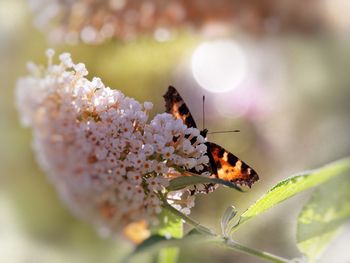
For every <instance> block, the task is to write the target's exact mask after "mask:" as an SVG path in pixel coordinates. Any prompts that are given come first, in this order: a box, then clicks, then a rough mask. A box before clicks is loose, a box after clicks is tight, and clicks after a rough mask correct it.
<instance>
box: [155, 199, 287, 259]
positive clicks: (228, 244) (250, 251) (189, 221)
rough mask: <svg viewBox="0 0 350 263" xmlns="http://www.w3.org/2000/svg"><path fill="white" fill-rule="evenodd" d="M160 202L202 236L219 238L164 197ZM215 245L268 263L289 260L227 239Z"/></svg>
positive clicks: (220, 240) (218, 241) (219, 240)
mask: <svg viewBox="0 0 350 263" xmlns="http://www.w3.org/2000/svg"><path fill="white" fill-rule="evenodd" d="M161 199H162V201H163V207H164V208H165V209H167V210H169V211H170V212H171V213H173V214H174V215H176V216H178V217H180V218H181V219H183V220H184V221H185V222H186V223H187V224H189V225H191V226H193V227H194V228H195V229H196V230H198V231H199V232H201V233H202V234H206V235H210V236H213V237H218V238H219V236H218V235H217V234H215V232H214V231H213V230H211V229H209V228H207V227H205V226H203V225H201V224H200V223H198V222H197V221H195V220H193V219H192V218H190V217H188V216H186V215H185V214H183V213H181V212H180V211H178V210H177V209H175V208H174V207H173V206H171V205H170V204H169V203H168V202H167V201H166V198H165V197H163V196H162V197H161ZM214 241H215V242H216V243H220V244H225V246H226V247H228V248H232V249H235V250H238V251H240V252H243V253H245V254H248V255H251V256H255V257H258V258H260V259H263V260H267V261H270V262H276V263H287V262H290V261H289V260H287V259H285V258H281V257H279V256H276V255H273V254H270V253H268V252H264V251H260V250H256V249H253V248H249V247H246V246H244V245H241V244H239V243H237V242H235V241H233V240H231V239H228V238H223V239H222V238H219V239H218V240H214Z"/></svg>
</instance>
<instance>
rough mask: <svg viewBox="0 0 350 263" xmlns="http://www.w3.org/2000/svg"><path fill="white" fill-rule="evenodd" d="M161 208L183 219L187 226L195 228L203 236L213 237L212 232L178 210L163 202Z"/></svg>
mask: <svg viewBox="0 0 350 263" xmlns="http://www.w3.org/2000/svg"><path fill="white" fill-rule="evenodd" d="M163 206H164V208H165V209H167V210H169V211H170V212H171V213H173V214H174V215H176V216H178V217H180V218H181V219H183V220H184V221H185V222H186V223H187V224H189V225H191V226H193V227H194V228H196V230H198V231H199V232H201V233H203V234H207V235H211V236H214V235H215V233H214V231H213V230H211V229H209V228H207V227H205V226H203V225H201V224H200V223H198V222H197V221H195V220H193V219H192V218H190V217H188V216H186V215H185V214H183V213H181V212H180V211H179V210H177V209H175V208H174V207H173V206H171V205H170V204H168V203H167V202H166V201H165V200H163Z"/></svg>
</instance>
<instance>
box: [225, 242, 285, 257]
mask: <svg viewBox="0 0 350 263" xmlns="http://www.w3.org/2000/svg"><path fill="white" fill-rule="evenodd" d="M225 246H226V247H229V248H232V249H235V250H238V251H240V252H243V253H245V254H248V255H251V256H255V257H258V258H261V259H263V260H267V261H270V262H276V263H287V262H290V260H288V259H285V258H282V257H279V256H276V255H274V254H271V253H268V252H264V251H260V250H256V249H253V248H250V247H246V246H244V245H241V244H239V243H237V242H235V241H233V240H231V239H225Z"/></svg>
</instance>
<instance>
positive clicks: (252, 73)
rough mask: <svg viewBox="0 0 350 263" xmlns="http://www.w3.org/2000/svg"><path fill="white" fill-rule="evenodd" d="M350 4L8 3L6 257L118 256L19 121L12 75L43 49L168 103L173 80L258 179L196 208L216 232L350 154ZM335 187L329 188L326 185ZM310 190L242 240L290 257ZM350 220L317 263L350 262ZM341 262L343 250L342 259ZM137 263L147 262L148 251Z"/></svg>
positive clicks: (193, 258)
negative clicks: (228, 217)
mask: <svg viewBox="0 0 350 263" xmlns="http://www.w3.org/2000/svg"><path fill="white" fill-rule="evenodd" d="M349 13H350V2H349V1H347V0H312V1H304V2H299V1H292V0H282V1H281V0H267V1H253V0H252V1H238V0H220V1H209V0H201V1H186V0H173V1H167V2H166V3H164V1H160V0H158V1H157V0H154V1H152V0H148V1H136V0H110V1H107V0H104V1H97V0H95V1H91V0H90V1H88V0H80V1H78V0H76V1H68V0H65V1H58V0H50V1H45V0H28V1H26V0H1V1H0V58H1V59H0V68H1V71H0V84H1V86H0V262H96V261H100V262H118V261H120V260H121V259H122V257H123V256H125V255H126V254H127V253H128V252H130V251H131V249H132V246H131V245H130V244H129V243H127V242H126V241H124V240H121V239H120V240H119V239H114V240H110V239H109V240H106V239H101V238H100V237H99V236H98V235H97V233H96V232H95V230H94V229H93V228H92V227H91V226H89V225H87V224H85V223H84V222H81V221H79V220H77V219H76V218H74V217H73V216H72V215H71V214H70V213H69V212H68V210H67V209H66V208H65V207H63V206H62V204H61V202H60V200H58V197H57V196H56V194H55V191H54V189H53V187H52V185H50V183H49V182H48V180H47V179H46V176H45V174H43V173H42V172H41V171H40V169H39V167H38V166H37V164H36V162H35V156H34V155H33V152H32V149H31V134H30V131H29V130H26V129H24V128H22V127H21V126H20V123H19V120H18V115H17V112H16V108H15V103H14V88H15V85H16V79H17V78H18V77H20V76H23V75H25V74H26V67H25V65H26V62H28V61H30V60H32V61H34V62H38V63H45V61H46V57H45V55H44V52H45V50H46V49H47V48H48V47H53V48H55V49H56V52H57V53H60V52H63V51H67V52H70V53H72V57H73V60H74V61H75V62H83V63H85V64H86V66H87V68H88V70H89V77H90V78H92V77H93V76H98V77H100V78H101V79H102V80H103V82H104V83H105V84H106V85H108V86H110V87H112V88H116V89H119V90H121V91H122V92H124V93H125V94H126V95H127V96H130V97H134V98H135V99H137V100H138V101H152V102H153V103H154V105H155V107H154V110H153V112H152V114H153V115H154V114H156V113H161V112H164V101H163V98H162V95H163V94H164V93H165V91H166V89H167V87H168V85H173V86H175V87H176V88H177V89H178V91H179V92H180V94H181V95H182V97H183V98H184V99H185V101H186V103H187V105H188V106H189V108H190V110H191V112H192V114H193V116H194V118H195V120H196V122H197V125H198V126H199V127H202V110H201V108H202V95H205V96H206V98H207V99H206V104H205V110H206V120H205V126H206V128H208V129H209V131H222V130H232V129H239V130H240V131H241V132H240V133H231V134H230V133H229V134H227V133H226V134H213V135H210V136H209V140H210V141H213V142H216V143H218V144H220V145H222V146H224V147H225V148H226V149H228V150H230V151H231V152H232V153H234V154H236V155H238V156H239V157H241V158H242V159H243V160H245V161H246V162H247V163H248V164H250V165H251V166H252V167H254V169H255V170H256V171H257V172H258V173H259V175H260V181H259V182H257V183H256V184H255V185H254V186H253V187H252V189H251V190H250V191H249V192H247V193H243V194H242V193H236V192H235V191H232V190H229V189H226V188H221V189H219V190H218V191H216V192H215V193H213V194H210V195H205V196H204V195H203V196H199V197H198V198H197V202H196V207H195V209H194V210H193V212H192V216H193V217H194V218H197V219H199V220H200V221H201V222H202V223H203V224H205V225H208V226H211V227H213V228H216V229H219V218H220V217H219V215H221V214H222V213H223V212H224V210H225V208H226V207H227V206H230V205H234V206H235V207H236V208H237V209H238V210H239V211H240V212H242V211H244V210H245V209H247V207H248V206H249V205H250V204H252V203H253V202H254V201H255V200H256V199H257V198H258V197H260V196H261V195H262V194H263V193H265V192H266V191H267V190H268V189H269V188H270V187H271V186H273V185H274V184H275V183H277V182H278V181H280V180H282V179H284V178H286V177H288V176H290V175H291V174H293V173H295V172H299V171H302V170H306V169H312V168H317V167H319V166H321V165H323V164H326V163H328V162H331V161H333V160H336V159H339V158H342V157H345V156H348V155H349V154H350V136H349V131H350V116H349V114H350V88H349V86H350V74H349V72H348V69H349V68H350V16H349ZM330 194H331V193H330ZM308 197H309V193H304V194H302V195H300V196H298V197H296V198H292V199H290V200H288V201H287V202H285V203H284V204H282V205H279V206H278V207H276V208H275V209H272V210H271V211H268V212H266V213H264V214H263V215H261V216H259V218H256V219H255V220H252V221H251V222H249V223H248V224H246V225H245V226H244V227H242V228H241V229H240V230H239V231H238V232H237V234H236V239H237V241H240V242H241V243H243V244H246V245H248V246H252V247H256V248H258V249H261V250H266V251H269V252H271V253H275V254H277V255H280V256H283V257H286V258H294V257H300V256H301V255H300V252H298V250H297V247H296V246H295V242H296V238H295V232H296V217H297V215H298V213H299V211H300V209H301V206H302V203H303V202H306V201H307V200H308ZM349 228H350V227H349V225H348V226H347V227H345V230H344V231H343V232H342V234H340V235H339V236H338V238H337V239H336V240H335V241H334V242H333V243H332V245H331V246H330V248H329V249H328V250H327V251H326V252H325V254H324V256H323V257H322V260H321V261H320V262H349V261H350V255H349V252H348V251H347V250H348V248H347V247H346V246H347V245H348V244H349V241H350V239H349V236H350V235H349V234H350V230H349ZM332 259H336V260H335V261H334V260H332ZM228 261H232V262H258V261H257V260H256V259H255V258H251V257H249V256H245V255H242V254H239V253H236V252H235V251H227V250H224V249H221V248H218V247H211V246H205V249H203V248H202V247H199V246H197V247H196V246H194V247H193V248H192V247H191V248H188V249H183V250H181V253H180V261H179V262H228ZM142 262H146V259H145V258H143V260H142Z"/></svg>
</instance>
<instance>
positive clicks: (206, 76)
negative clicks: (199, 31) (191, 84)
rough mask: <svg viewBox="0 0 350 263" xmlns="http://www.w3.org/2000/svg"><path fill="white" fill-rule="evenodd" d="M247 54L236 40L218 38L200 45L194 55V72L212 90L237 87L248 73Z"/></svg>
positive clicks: (225, 90)
mask: <svg viewBox="0 0 350 263" xmlns="http://www.w3.org/2000/svg"><path fill="white" fill-rule="evenodd" d="M247 64H248V63H247V56H246V54H245V52H244V51H243V49H242V48H241V47H240V46H239V45H238V44H237V43H236V42H234V41H230V40H217V41H212V42H205V43H202V44H201V45H199V46H198V47H197V48H196V49H195V51H194V53H193V56H192V73H193V76H194V78H195V80H196V81H197V82H198V84H199V85H200V86H201V87H202V88H204V89H206V90H208V91H211V92H227V91H230V90H233V89H235V88H236V87H237V86H238V85H239V84H240V83H242V81H243V80H244V79H245V77H246V75H247V66H248V65H247Z"/></svg>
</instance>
